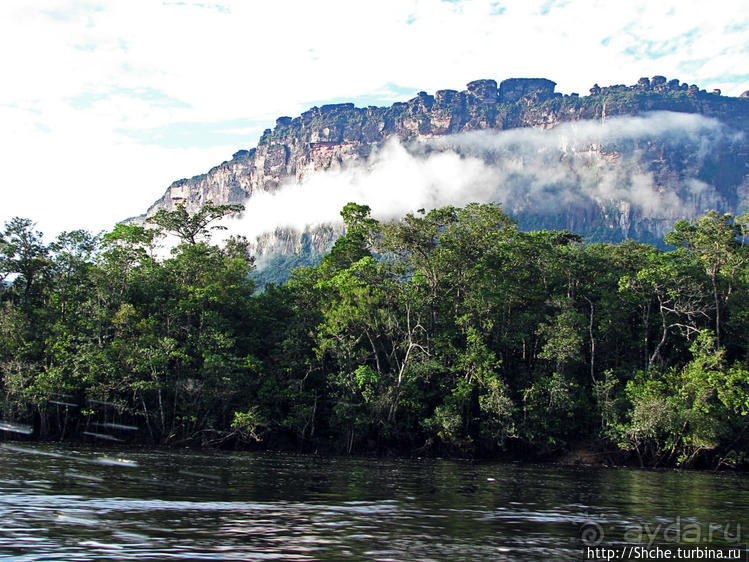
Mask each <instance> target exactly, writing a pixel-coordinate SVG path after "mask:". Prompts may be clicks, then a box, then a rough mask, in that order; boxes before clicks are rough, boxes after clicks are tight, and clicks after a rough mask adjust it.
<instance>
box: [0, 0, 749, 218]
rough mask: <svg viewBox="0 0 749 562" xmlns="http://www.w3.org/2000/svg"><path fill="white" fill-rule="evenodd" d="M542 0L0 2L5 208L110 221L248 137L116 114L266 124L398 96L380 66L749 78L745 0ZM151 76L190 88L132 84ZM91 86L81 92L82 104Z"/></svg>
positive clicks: (397, 71) (571, 86)
mask: <svg viewBox="0 0 749 562" xmlns="http://www.w3.org/2000/svg"><path fill="white" fill-rule="evenodd" d="M546 4H547V2H544V1H541V0H537V1H526V0H509V1H506V2H500V4H499V7H501V8H504V12H503V13H501V14H500V15H495V16H491V15H489V14H491V13H496V12H500V11H502V10H501V9H498V6H497V3H496V2H493V1H491V0H481V1H478V0H477V1H473V0H466V1H463V2H458V3H452V2H440V1H436V0H434V1H433V0H429V1H422V0H406V1H399V0H390V1H384V2H380V3H378V4H376V5H374V4H364V3H359V2H350V1H344V0H340V1H339V0H335V1H333V0H331V1H322V2H303V1H301V0H300V1H289V0H287V1H277V2H264V3H257V2H246V1H242V0H226V1H223V0H221V1H217V2H213V3H212V2H208V1H206V2H203V3H199V2H192V1H186V2H181V3H178V2H161V3H159V2H153V1H151V0H114V1H108V2H97V1H94V0H91V1H87V2H83V1H74V0H9V1H7V2H3V3H2V4H0V49H1V50H2V52H3V53H4V56H3V57H2V59H1V60H0V75H1V76H3V88H2V90H0V115H1V116H2V123H3V127H2V128H0V155H1V156H0V157H1V158H2V164H3V172H4V180H5V190H4V193H3V204H2V207H0V209H1V210H0V221H3V220H5V219H6V218H7V217H9V216H13V215H19V214H22V215H28V216H31V217H33V218H36V219H38V220H39V221H40V227H41V228H42V229H44V230H46V231H53V230H56V229H59V228H72V227H75V226H81V225H82V226H88V227H91V228H100V227H102V226H106V225H107V224H109V225H111V224H112V223H113V222H114V221H115V220H116V219H117V218H120V217H121V216H124V215H128V214H132V213H134V212H137V211H138V210H143V209H145V207H147V206H148V204H150V203H151V202H152V201H153V200H154V199H155V198H157V197H158V196H160V195H161V193H162V192H163V189H164V188H165V187H166V185H168V183H170V181H171V180H173V179H177V178H179V177H183V176H189V175H192V174H195V173H199V172H202V171H205V170H207V169H208V168H210V167H211V166H212V165H215V164H217V163H219V162H221V161H222V160H224V159H226V158H228V157H229V156H230V155H231V154H232V153H233V152H234V151H235V150H237V149H239V148H248V147H249V144H251V142H252V139H248V143H247V144H248V145H247V146H225V147H213V148H210V149H201V150H198V149H183V150H179V149H170V148H165V147H158V146H148V147H146V146H142V145H138V144H137V141H136V138H137V136H136V137H135V138H133V136H127V135H123V134H120V133H118V132H117V131H118V130H121V129H130V130H140V129H155V128H159V127H163V126H166V125H169V124H171V123H177V122H179V123H190V122H192V123H206V122H212V123H215V122H221V121H232V120H237V119H247V120H252V121H263V120H265V121H267V123H268V126H271V125H272V123H273V120H274V118H275V117H276V116H278V115H296V114H298V113H299V112H301V111H303V110H305V109H306V107H305V105H304V104H305V103H306V102H307V101H308V100H330V99H341V98H344V99H345V98H352V99H353V98H357V97H360V96H366V95H370V94H372V93H377V92H380V93H381V95H382V97H383V98H387V99H392V96H391V95H390V94H389V92H390V91H391V90H392V88H390V87H389V86H387V85H388V84H394V85H397V86H400V87H406V88H413V89H414V91H416V90H418V89H425V90H428V91H434V90H435V89H439V88H455V89H461V88H463V87H464V84H465V83H466V82H467V81H469V80H472V79H476V78H481V77H487V78H496V79H499V80H501V79H503V78H506V77H511V76H544V77H548V78H551V79H552V80H555V81H556V82H558V89H559V90H561V91H566V92H570V91H578V92H581V93H585V92H586V91H587V88H588V87H590V86H591V85H592V83H593V82H598V83H599V84H601V85H605V84H610V83H616V82H626V83H633V82H634V81H636V79H637V78H638V77H639V76H648V75H653V74H665V75H667V76H668V77H669V78H671V77H677V78H680V79H681V80H683V81H686V82H689V83H698V84H700V85H702V86H703V87H706V88H709V89H712V88H716V87H717V88H721V89H723V91H724V94H732V95H738V94H739V93H740V92H741V91H743V90H745V89H747V88H749V80H747V81H748V83H747V84H746V85H744V84H740V83H735V82H734V81H733V79H731V76H732V75H735V74H736V73H737V72H738V73H741V72H744V71H743V70H742V69H746V68H749V64H747V63H748V62H749V61H748V60H747V59H748V58H749V52H747V41H746V39H745V38H746V28H745V27H744V28H742V24H747V23H748V22H749V5H748V4H747V3H746V2H744V1H743V0H725V1H722V2H720V3H717V4H715V5H714V6H711V7H710V8H709V9H706V7H705V4H704V2H702V1H696V0H681V1H679V2H675V1H671V2H636V3H633V2H609V1H593V0H574V1H571V2H566V3H559V4H558V5H556V6H555V5H551V6H550V7H549V9H548V13H547V14H546V15H541V13H542V12H543V11H544V9H543V6H545V5H546ZM201 6H202V7H201ZM409 22H410V23H409ZM689 32H691V34H688V33H689ZM700 61H702V62H700ZM680 69H681V71H680ZM684 69H687V70H688V72H686V71H685V70H684ZM737 69H738V70H737ZM703 79H704V80H707V79H710V80H715V81H714V82H711V83H704V81H703ZM143 88H147V89H148V90H149V91H151V92H155V93H158V95H163V96H164V97H165V98H169V99H172V100H177V101H179V102H182V104H179V103H175V104H170V103H163V99H162V101H161V102H160V101H159V100H157V99H154V98H149V97H148V96H143V95H137V94H135V93H133V92H132V91H131V92H130V93H128V90H137V89H143ZM86 95H87V96H89V97H90V99H91V100H92V101H91V103H90V105H89V107H85V108H81V107H79V108H76V107H74V104H72V102H71V100H73V99H81V96H86Z"/></svg>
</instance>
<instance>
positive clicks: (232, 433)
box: [0, 203, 749, 469]
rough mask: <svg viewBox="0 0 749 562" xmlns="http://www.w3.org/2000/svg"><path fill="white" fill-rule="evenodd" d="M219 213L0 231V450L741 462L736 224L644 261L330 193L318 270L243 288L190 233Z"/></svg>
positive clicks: (745, 442)
mask: <svg viewBox="0 0 749 562" xmlns="http://www.w3.org/2000/svg"><path fill="white" fill-rule="evenodd" d="M239 210H241V207H240V206H227V205H213V204H208V205H206V206H205V207H203V209H202V210H201V211H199V212H198V213H196V214H193V215H191V214H189V213H188V212H186V211H185V209H184V208H183V207H178V208H177V209H176V210H174V211H164V210H162V211H159V213H158V214H156V215H155V216H154V217H152V219H150V224H149V225H148V227H147V228H146V227H142V226H136V225H132V224H119V225H117V226H116V227H115V228H114V230H112V231H111V232H108V233H104V234H100V235H93V234H91V233H88V232H86V231H82V230H78V231H72V232H65V233H62V234H60V235H59V237H58V238H57V239H56V240H55V241H53V242H51V243H46V242H45V240H44V238H43V236H42V234H41V233H39V232H37V231H36V230H35V227H34V223H33V222H32V221H31V220H28V219H22V218H15V219H12V220H10V221H8V222H7V223H6V224H5V227H4V229H3V230H2V232H1V233H0V278H1V279H3V280H4V281H3V284H2V288H1V289H0V385H1V387H2V390H1V391H0V422H3V423H4V425H2V426H0V428H3V427H4V428H5V431H0V438H14V439H27V440H28V439H34V440H78V441H80V440H86V441H91V442H94V443H97V444H104V443H105V442H123V443H130V444H148V445H169V446H213V447H228V448H234V447H245V448H267V449H285V450H294V451H301V452H308V453H312V452H318V453H329V454H381V455H414V456H428V455H440V456H461V457H475V458H512V459H530V460H547V459H548V460H553V459H557V458H559V457H560V456H561V455H563V454H565V453H566V452H569V451H572V450H574V449H576V448H579V447H584V448H586V450H588V451H591V452H592V454H593V455H596V456H597V458H599V459H600V461H601V462H604V463H612V464H632V465H639V466H650V467H666V466H679V467H693V468H709V469H717V468H721V467H737V468H746V466H747V464H748V457H747V453H749V431H747V430H748V429H749V244H748V242H749V239H748V238H747V236H748V235H749V216H746V215H745V216H742V217H734V216H732V215H730V214H719V213H717V212H714V211H709V212H707V213H706V214H705V215H704V216H702V217H700V218H699V219H697V220H695V221H693V222H688V221H679V222H677V223H676V224H674V225H673V229H672V231H671V232H669V233H668V234H667V235H666V237H665V240H664V242H665V244H667V245H668V246H669V248H670V249H669V251H663V250H660V249H658V248H657V247H655V246H652V245H647V244H642V243H637V242H633V241H625V242H623V243H619V244H603V243H586V242H585V241H584V240H583V239H582V238H581V237H580V236H578V235H576V234H572V233H570V232H567V231H543V230H542V231H534V232H521V231H519V230H518V228H517V226H516V223H515V221H514V220H513V219H512V218H511V217H510V216H508V215H507V214H506V213H505V212H504V211H503V209H502V208H501V206H499V205H496V204H469V205H467V206H466V207H464V208H455V207H445V208H441V209H436V210H433V211H430V212H424V211H419V212H417V213H415V214H408V215H406V216H405V217H403V218H402V220H401V221H399V222H392V223H382V222H378V221H377V220H375V219H373V218H372V217H371V216H370V209H369V208H368V207H367V206H364V205H358V204H355V203H349V204H348V205H346V207H345V208H344V209H343V210H342V212H341V215H342V217H343V220H344V222H345V224H346V234H345V235H343V236H342V237H340V238H339V239H338V240H337V241H336V243H335V245H334V247H333V248H332V249H331V251H330V252H329V253H328V254H327V255H325V256H324V257H323V259H322V261H321V262H320V263H319V264H318V265H315V266H304V267H299V268H297V269H295V270H294V271H293V272H292V274H291V277H290V279H289V280H288V281H287V282H285V283H283V284H268V285H266V286H265V287H264V288H263V290H262V291H258V290H256V286H255V283H254V281H253V270H254V259H253V257H252V256H251V255H250V252H249V245H248V241H247V240H246V239H244V238H242V237H236V236H234V237H229V238H227V239H226V241H225V242H223V243H221V244H214V243H212V241H211V234H212V232H213V230H214V229H215V228H217V227H216V226H215V225H216V224H217V222H218V219H220V218H221V217H222V216H223V215H225V214H227V213H230V212H235V211H239ZM165 233H169V234H171V235H172V236H175V237H177V239H178V240H179V244H178V245H176V246H175V247H174V248H173V249H172V250H171V252H166V251H165V250H163V249H161V250H159V247H160V245H161V240H162V239H163V238H162V237H163V235H164V234H165ZM14 428H16V429H15V430H14ZM17 428H28V431H21V430H19V429H17ZM24 433H27V435H24Z"/></svg>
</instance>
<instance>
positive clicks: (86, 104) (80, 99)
mask: <svg viewBox="0 0 749 562" xmlns="http://www.w3.org/2000/svg"><path fill="white" fill-rule="evenodd" d="M115 96H125V97H128V98H131V99H136V100H141V101H146V102H148V103H150V104H151V105H153V106H155V107H168V108H175V109H188V108H190V107H191V106H190V104H189V103H187V102H184V101H182V100H179V99H177V98H173V97H171V96H170V95H168V94H166V93H165V92H162V91H161V90H157V89H155V88H121V87H119V86H118V87H114V88H111V89H109V90H108V91H105V92H85V93H83V94H79V95H77V96H74V97H72V98H68V102H69V103H70V105H71V107H73V108H74V109H78V110H84V109H89V108H90V107H91V106H92V105H94V104H95V103H96V102H98V101H101V100H105V99H108V98H111V97H115Z"/></svg>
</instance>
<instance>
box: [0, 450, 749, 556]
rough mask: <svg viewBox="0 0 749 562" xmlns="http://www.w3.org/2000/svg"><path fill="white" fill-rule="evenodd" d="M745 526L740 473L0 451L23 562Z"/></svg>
mask: <svg viewBox="0 0 749 562" xmlns="http://www.w3.org/2000/svg"><path fill="white" fill-rule="evenodd" d="M744 522H746V523H747V526H748V528H749V478H747V476H746V475H737V474H717V475H716V474H708V473H687V472H650V471H642V470H631V469H604V468H570V467H560V466H551V465H526V464H499V463H476V462H470V461H455V460H439V459H436V460H435V459H414V460H399V459H369V458H319V457H315V456H307V455H290V454H280V453H225V452H204V451H198V452H196V451H162V450H156V451H154V450H132V449H111V448H107V449H93V448H71V447H69V446H53V445H39V444H31V445H29V444H25V443H24V444H21V443H14V444H10V443H6V444H4V445H3V446H2V447H0V558H11V559H16V560H101V559H109V560H114V559H131V558H135V557H137V558H138V559H139V560H143V559H149V558H150V559H167V558H172V559H185V558H189V559H193V560H200V559H209V560H274V559H277V560H346V559H351V560H452V561H457V560H578V559H581V557H582V555H581V553H582V551H583V550H582V549H583V547H584V545H583V544H582V542H581V535H582V536H583V539H584V540H586V541H590V543H589V544H598V543H599V542H600V543H601V544H604V545H605V544H608V543H612V542H619V541H632V540H635V539H636V537H635V535H636V534H637V533H640V535H641V536H642V537H643V539H644V540H647V537H648V536H649V534H650V535H652V534H654V533H664V532H670V533H671V534H670V535H668V534H662V535H661V536H659V537H658V540H657V542H659V543H662V542H664V540H663V539H665V540H667V541H682V542H683V541H692V542H707V539H708V538H710V539H712V541H713V542H716V541H717V542H727V543H733V542H746V541H745V540H744V538H743V535H744V532H745V531H744V530H743V528H742V525H743V524H744ZM586 533H587V535H586ZM709 533H712V535H713V536H711V537H708V534H709ZM687 535H688V536H687ZM737 535H738V537H737Z"/></svg>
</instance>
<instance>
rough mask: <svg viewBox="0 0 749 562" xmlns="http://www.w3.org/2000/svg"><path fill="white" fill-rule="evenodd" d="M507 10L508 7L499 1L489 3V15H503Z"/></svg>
mask: <svg viewBox="0 0 749 562" xmlns="http://www.w3.org/2000/svg"><path fill="white" fill-rule="evenodd" d="M506 11H507V8H505V7H504V6H503V5H502V4H500V3H499V2H492V3H491V4H489V15H490V16H501V15H502V14H504V13H505V12H506Z"/></svg>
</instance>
